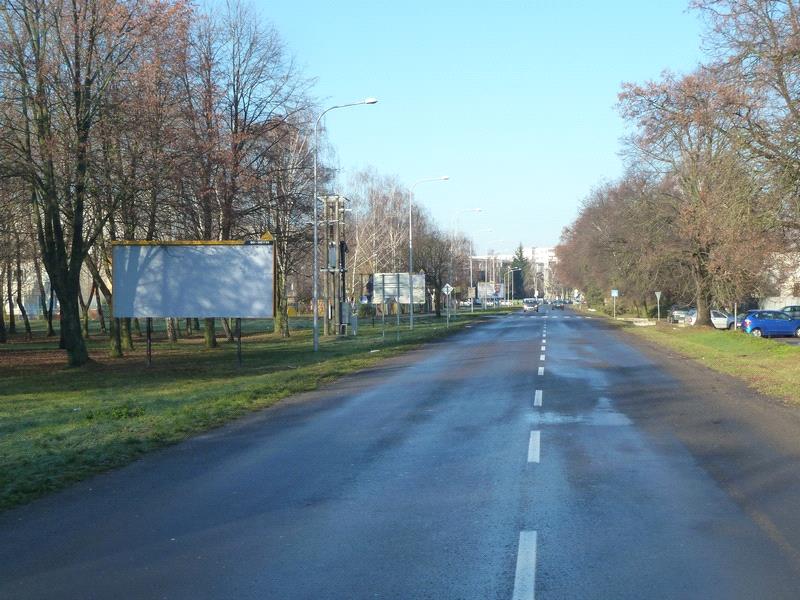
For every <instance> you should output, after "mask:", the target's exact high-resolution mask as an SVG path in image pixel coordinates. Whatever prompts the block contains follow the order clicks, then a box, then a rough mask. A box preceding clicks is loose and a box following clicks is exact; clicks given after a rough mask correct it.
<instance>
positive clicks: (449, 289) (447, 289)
mask: <svg viewBox="0 0 800 600" xmlns="http://www.w3.org/2000/svg"><path fill="white" fill-rule="evenodd" d="M442 291H443V292H444V294H445V296H449V295H450V293H451V292H452V291H453V286H452V285H450V284H449V283H445V284H444V287H443V288H442Z"/></svg>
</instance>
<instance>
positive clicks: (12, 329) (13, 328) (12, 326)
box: [6, 261, 17, 334]
mask: <svg viewBox="0 0 800 600" xmlns="http://www.w3.org/2000/svg"><path fill="white" fill-rule="evenodd" d="M11 279H12V275H11V261H8V262H7V263H6V299H7V300H8V333H11V334H14V333H17V323H16V320H15V318H14V294H13V293H12V290H11Z"/></svg>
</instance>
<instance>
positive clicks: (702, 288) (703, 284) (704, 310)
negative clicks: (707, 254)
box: [694, 257, 712, 327]
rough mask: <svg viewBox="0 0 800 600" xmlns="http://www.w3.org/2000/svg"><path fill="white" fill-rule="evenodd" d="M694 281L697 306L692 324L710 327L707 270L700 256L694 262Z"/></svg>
mask: <svg viewBox="0 0 800 600" xmlns="http://www.w3.org/2000/svg"><path fill="white" fill-rule="evenodd" d="M694 281H695V290H696V293H695V300H696V306H697V318H696V319H695V322H694V324H695V325H696V326H707V327H711V325H712V323H711V311H710V308H711V307H710V306H709V300H710V298H709V296H710V294H709V293H708V284H707V281H708V272H707V270H706V267H705V264H704V263H703V261H702V259H701V258H699V257H698V258H697V259H696V263H695V265H694Z"/></svg>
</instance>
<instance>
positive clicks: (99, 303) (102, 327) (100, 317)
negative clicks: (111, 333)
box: [95, 284, 107, 333]
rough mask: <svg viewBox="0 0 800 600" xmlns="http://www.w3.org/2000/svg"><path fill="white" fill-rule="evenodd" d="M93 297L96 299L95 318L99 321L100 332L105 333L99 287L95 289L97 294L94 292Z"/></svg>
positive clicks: (104, 320)
mask: <svg viewBox="0 0 800 600" xmlns="http://www.w3.org/2000/svg"><path fill="white" fill-rule="evenodd" d="M95 285H97V284H95ZM95 298H96V299H97V320H98V321H100V332H101V333H106V332H107V330H106V316H105V313H103V302H102V301H101V300H100V290H99V289H98V290H97V294H95Z"/></svg>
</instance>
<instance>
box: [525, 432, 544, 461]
mask: <svg viewBox="0 0 800 600" xmlns="http://www.w3.org/2000/svg"><path fill="white" fill-rule="evenodd" d="M541 437H542V436H541V432H540V431H531V439H530V442H528V462H529V463H538V462H539V441H540V439H541Z"/></svg>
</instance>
